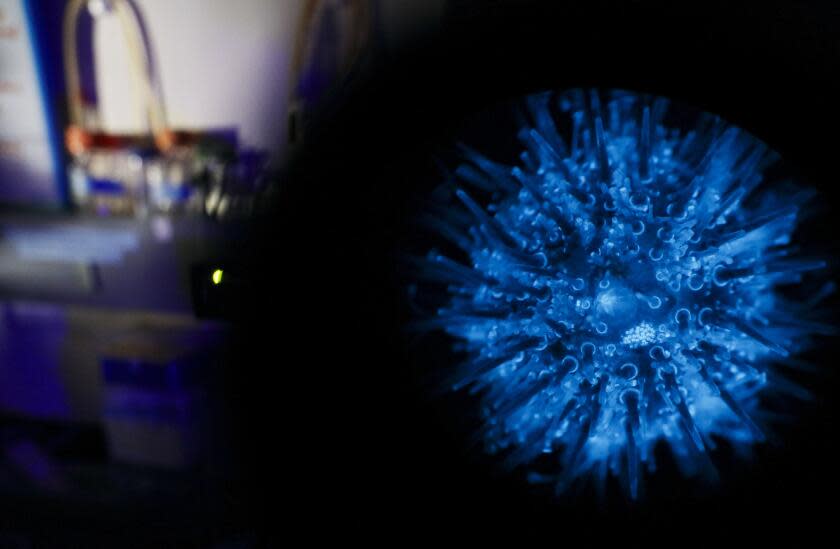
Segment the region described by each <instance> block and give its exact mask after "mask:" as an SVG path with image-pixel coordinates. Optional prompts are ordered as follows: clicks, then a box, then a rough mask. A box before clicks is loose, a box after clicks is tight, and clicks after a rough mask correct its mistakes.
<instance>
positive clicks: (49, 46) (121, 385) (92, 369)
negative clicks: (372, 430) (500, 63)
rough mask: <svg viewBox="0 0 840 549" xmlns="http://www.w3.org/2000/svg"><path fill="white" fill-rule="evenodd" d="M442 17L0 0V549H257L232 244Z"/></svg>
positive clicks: (325, 8) (276, 6)
mask: <svg viewBox="0 0 840 549" xmlns="http://www.w3.org/2000/svg"><path fill="white" fill-rule="evenodd" d="M442 10H443V2H441V1H438V0H420V1H416V2H414V1H404V0H397V1H375V0H236V1H231V0H177V1H171V0H0V547H16V548H17V547H20V548H29V547H41V546H53V545H56V546H64V544H68V545H69V546H78V547H95V546H106V547H127V546H134V545H132V544H133V543H136V544H137V545H138V546H143V547H164V546H166V547H169V546H172V547H182V546H184V547H186V546H196V547H251V546H252V544H253V543H256V541H255V534H253V533H250V532H251V531H250V530H249V528H248V527H247V524H248V514H249V513H250V512H251V509H249V507H248V504H247V503H243V502H242V500H246V499H247V495H246V494H244V493H243V492H244V491H243V490H240V489H239V488H238V477H237V471H238V470H239V468H240V465H241V464H239V462H238V461H237V460H238V459H239V458H238V456H237V455H236V454H237V452H236V448H235V444H233V443H232V440H235V437H236V434H235V433H233V434H232V433H231V431H232V430H235V428H232V427H231V425H232V422H231V421H230V420H229V418H230V415H231V413H230V408H231V406H232V405H231V404H230V402H231V401H235V399H236V398H237V397H236V396H231V392H232V391H231V389H230V387H229V386H226V381H225V380H226V377H225V376H226V374H225V368H226V366H225V363H226V361H227V359H228V354H227V353H226V351H225V349H227V347H226V342H227V340H228V338H229V337H230V334H231V323H232V321H233V320H234V319H235V318H236V316H237V303H236V299H237V298H236V295H237V293H236V289H237V287H238V286H241V285H242V284H245V283H246V282H243V280H244V278H243V276H242V273H241V270H240V269H239V267H238V264H237V259H236V252H235V251H236V250H237V249H238V248H240V247H241V245H242V244H243V243H244V242H247V239H248V235H249V223H250V222H251V220H252V219H254V218H255V217H256V216H258V215H259V213H260V211H261V208H264V207H265V205H266V204H270V203H271V200H272V196H273V194H274V193H275V192H276V187H277V186H278V185H280V184H281V182H282V173H283V169H284V165H285V163H286V162H287V161H288V160H289V158H291V157H293V156H294V154H296V150H297V149H299V148H300V146H301V144H302V143H305V142H306V139H307V132H308V128H309V127H310V125H311V123H312V120H314V119H316V118H317V117H318V116H319V109H320V107H321V106H322V105H324V104H325V103H327V102H329V97H330V95H331V94H336V93H339V90H341V89H342V87H345V86H351V85H352V82H353V79H354V78H358V77H359V75H360V74H363V73H364V71H365V70H366V67H368V66H370V64H371V63H372V60H373V59H375V58H376V57H377V56H381V55H387V52H388V51H389V50H390V49H392V48H394V47H397V45H398V44H399V43H400V41H401V40H404V39H405V38H406V37H407V36H410V35H411V34H412V33H413V32H415V30H416V29H418V28H422V27H423V26H424V25H426V24H429V25H434V24H435V21H436V19H437V18H438V17H439V16H440V13H441V12H442ZM227 365H228V366H229V365H230V361H228V362H227ZM238 366H241V367H245V366H246V365H244V364H242V365H238ZM248 366H254V365H248ZM233 406H234V407H235V404H234V405H233Z"/></svg>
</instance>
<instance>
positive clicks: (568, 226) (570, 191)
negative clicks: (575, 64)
mask: <svg viewBox="0 0 840 549" xmlns="http://www.w3.org/2000/svg"><path fill="white" fill-rule="evenodd" d="M522 111H523V116H522V118H521V119H522V125H521V129H520V131H519V133H518V136H517V137H518V140H519V143H520V144H521V145H519V146H518V147H519V148H520V149H521V151H520V152H521V154H520V156H519V161H518V162H516V163H515V165H506V164H503V163H499V162H496V161H494V160H492V159H491V158H489V157H488V156H491V155H488V156H485V155H484V154H482V153H481V152H478V151H475V150H473V149H472V148H469V147H467V146H462V147H461V153H460V158H461V163H460V165H458V166H457V169H455V170H453V172H452V173H451V177H449V178H448V179H446V180H444V181H442V182H441V185H440V186H439V187H438V188H437V189H436V191H435V193H434V197H435V198H434V200H433V201H432V203H431V204H429V205H427V206H426V207H425V210H424V212H423V215H422V216H421V217H422V221H423V224H424V226H425V227H427V228H428V229H430V234H432V235H433V237H432V238H433V242H434V243H435V245H434V247H431V246H430V247H429V248H428V249H427V250H425V251H426V252H427V253H425V255H424V256H422V257H421V258H419V259H417V260H416V261H415V262H414V265H415V267H414V268H413V281H412V284H411V285H410V290H411V294H412V295H413V296H414V298H415V300H416V301H417V302H418V303H420V302H423V303H424V304H425V306H424V307H423V311H424V312H423V313H418V317H417V318H416V319H415V320H416V322H415V328H419V329H421V330H429V331H437V332H444V333H445V334H448V336H449V339H450V340H451V349H452V352H453V353H454V355H453V356H463V357H465V359H464V360H463V361H461V363H460V365H459V366H458V367H457V368H455V369H454V370H453V371H452V372H449V373H450V374H451V375H450V377H449V378H448V382H447V383H448V386H447V390H452V391H461V392H464V393H471V394H474V395H477V396H478V400H477V402H479V403H480V408H481V409H480V417H481V425H482V427H481V433H480V435H481V437H480V438H481V440H482V441H483V445H484V448H485V449H486V451H487V452H489V453H490V454H493V455H496V456H497V457H498V463H499V465H500V466H502V467H507V468H518V467H521V468H524V469H525V470H526V471H528V472H529V473H528V475H527V478H528V479H529V480H530V481H531V482H545V483H549V484H550V485H551V486H553V487H555V488H556V490H557V492H558V493H562V492H565V491H566V490H567V489H568V488H569V487H570V485H571V484H572V483H573V481H576V480H578V479H588V480H594V481H595V482H596V484H600V485H602V486H603V483H604V482H605V481H606V480H607V479H608V478H609V477H610V476H614V477H615V478H617V479H618V480H619V481H620V484H621V486H622V487H623V490H624V492H625V493H626V495H627V496H629V497H630V498H633V499H636V498H639V497H640V496H641V494H642V493H643V488H644V486H643V482H642V479H643V478H644V475H645V474H644V471H645V469H646V470H647V471H648V474H655V468H656V464H655V463H654V459H653V456H654V448H655V447H656V446H657V445H658V444H663V443H664V445H665V446H667V447H668V448H669V449H670V452H671V454H672V455H673V457H674V462H675V464H676V465H677V466H678V467H679V469H680V471H681V472H682V473H684V474H687V475H693V474H698V473H703V472H704V471H706V470H713V469H714V466H713V465H712V460H710V458H709V453H710V452H711V451H713V450H714V449H715V447H716V445H717V444H721V443H722V441H725V443H726V444H728V445H730V446H731V447H733V448H734V449H735V450H737V451H739V453H740V455H742V456H748V455H749V452H748V450H749V448H750V447H751V446H752V445H754V444H755V443H758V442H762V441H764V440H765V438H766V437H767V435H768V434H769V433H770V432H772V429H771V427H772V426H771V425H770V423H769V421H768V420H767V419H768V418H767V414H764V413H763V410H765V407H764V403H765V401H771V402H772V401H774V400H777V401H778V400H782V401H784V399H790V398H796V397H801V396H802V393H803V391H801V390H800V389H799V388H798V387H797V386H796V385H795V384H793V383H790V382H788V381H786V380H785V377H784V375H782V374H784V371H785V369H786V368H796V367H797V365H798V364H799V362H798V361H797V360H796V359H795V358H794V356H795V355H796V354H797V353H798V352H801V351H803V350H804V349H806V348H807V347H808V345H809V344H810V342H811V340H812V336H814V335H816V334H820V333H825V332H827V331H829V330H830V326H829V323H828V322H827V321H826V319H821V318H818V317H817V315H818V311H819V307H817V306H816V305H817V304H818V303H819V302H820V301H821V300H822V299H824V298H826V297H827V296H828V295H829V294H830V293H831V292H832V291H833V289H834V287H833V284H832V283H830V282H827V278H828V277H827V276H826V271H827V269H826V262H825V261H824V260H823V258H820V257H813V256H811V255H810V254H809V253H807V252H803V251H801V250H800V248H799V247H797V242H796V238H795V235H796V230H797V227H798V225H799V223H800V221H802V218H803V215H804V213H805V211H806V210H807V207H808V203H809V202H811V201H812V199H813V198H814V195H815V193H814V192H812V191H810V190H808V189H807V188H803V187H801V186H799V185H797V184H795V182H794V181H790V180H789V179H788V178H787V177H782V176H780V175H777V173H778V170H775V167H776V165H777V164H778V161H779V159H778V156H777V155H776V154H775V153H774V152H773V151H771V150H769V149H768V147H767V146H766V145H765V144H763V143H762V142H760V141H759V140H757V139H756V138H754V137H752V136H751V135H749V134H748V133H746V132H745V131H743V130H741V129H739V128H737V127H733V126H731V125H729V124H727V123H726V122H725V121H723V120H721V119H720V118H718V117H717V116H714V115H711V114H708V113H702V112H697V111H696V110H694V111H692V110H691V109H687V108H682V107H679V106H677V105H674V104H671V102H670V101H668V100H666V99H663V98H659V97H650V96H645V95H641V94H636V93H632V92H627V91H610V92H603V91H600V92H599V91H595V90H572V91H569V92H564V93H543V94H538V95H533V96H530V97H527V98H526V99H525V100H524V102H523V105H522ZM512 137H513V136H509V138H512ZM546 464H548V465H546Z"/></svg>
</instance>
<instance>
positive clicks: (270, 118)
mask: <svg viewBox="0 0 840 549" xmlns="http://www.w3.org/2000/svg"><path fill="white" fill-rule="evenodd" d="M136 1H137V4H138V5H139V6H140V9H141V10H142V11H143V12H144V14H145V18H146V23H147V25H148V27H149V30H150V33H151V35H152V40H153V41H154V47H155V52H156V56H157V60H158V65H159V72H160V77H161V80H162V85H163V92H164V99H165V102H166V107H167V111H168V114H169V119H170V123H171V124H172V125H173V126H174V127H186V128H208V127H220V126H238V127H239V129H240V140H241V141H242V142H243V143H245V144H246V145H250V146H256V147H260V148H264V149H269V150H272V151H274V152H282V150H283V149H284V145H285V142H286V125H285V124H286V113H287V105H288V99H289V92H290V87H291V85H292V82H291V75H290V67H291V60H292V55H293V52H292V49H293V45H294V41H295V32H296V29H295V27H296V25H297V24H298V20H299V18H300V15H301V10H302V8H303V5H304V0H136ZM379 2H380V15H381V23H382V24H383V26H384V32H383V34H384V38H385V40H386V42H387V43H386V44H385V46H386V47H388V46H395V45H398V44H399V42H400V39H401V37H404V36H406V35H410V34H411V33H412V32H413V31H414V30H415V29H417V28H418V26H422V25H426V24H434V21H435V19H436V18H438V17H439V15H440V13H441V11H442V9H443V5H444V0H379ZM96 44H97V46H96V47H97V52H98V53H99V54H100V55H99V59H101V60H102V61H101V62H100V63H98V64H97V77H98V82H99V95H100V104H101V107H102V108H101V112H102V115H103V122H104V124H105V127H106V128H108V129H111V130H122V131H131V130H133V131H139V130H141V129H142V128H143V117H142V115H141V112H140V111H139V109H138V108H136V107H135V106H134V103H133V99H132V93H131V81H130V78H129V73H128V69H127V67H126V66H125V60H126V59H127V55H126V52H125V48H124V45H123V42H122V38H121V36H120V34H119V25H118V24H117V23H116V21H113V20H112V21H108V20H107V19H106V20H105V21H103V23H102V24H100V25H98V26H97V32H96Z"/></svg>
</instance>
